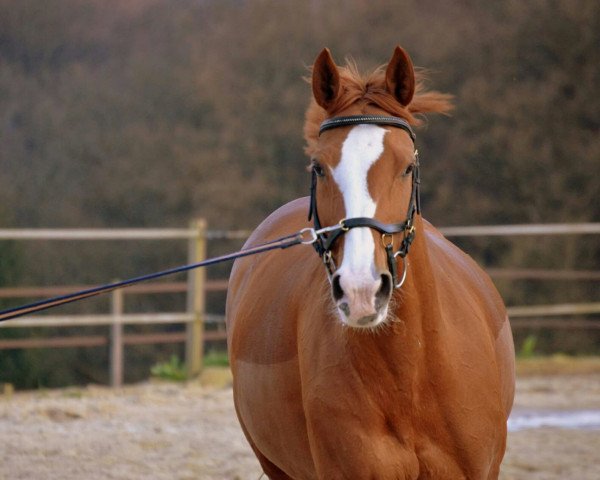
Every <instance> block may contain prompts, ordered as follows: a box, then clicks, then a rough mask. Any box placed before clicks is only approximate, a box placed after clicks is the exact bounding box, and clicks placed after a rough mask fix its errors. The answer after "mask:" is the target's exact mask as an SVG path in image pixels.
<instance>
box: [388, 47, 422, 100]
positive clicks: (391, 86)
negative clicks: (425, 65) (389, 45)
mask: <svg viewBox="0 0 600 480" xmlns="http://www.w3.org/2000/svg"><path fill="white" fill-rule="evenodd" d="M385 85H386V87H387V89H388V91H389V92H390V93H391V94H392V95H393V96H394V97H396V100H398V101H399V102H400V104H401V105H403V106H407V105H408V104H409V103H410V101H411V100H412V98H413V95H414V93H415V70H414V68H413V64H412V61H411V59H410V57H409V56H408V53H406V52H405V51H404V49H403V48H401V47H396V49H395V50H394V55H393V56H392V59H391V60H390V63H389V64H388V66H387V69H386V71H385Z"/></svg>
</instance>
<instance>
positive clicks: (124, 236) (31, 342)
mask: <svg viewBox="0 0 600 480" xmlns="http://www.w3.org/2000/svg"><path fill="white" fill-rule="evenodd" d="M440 230H441V231H442V233H443V234H444V235H446V236H448V237H458V236H466V237H473V236H506V235H510V236H515V235H572V234H578V235H583V234H598V233H600V223H587V224H569V225H564V224H556V225H548V224H546V225H505V226H480V227H451V228H442V229H440ZM249 233H250V232H248V231H244V230H239V231H214V230H213V231H211V230H207V228H206V223H205V221H204V220H197V221H194V222H192V224H191V225H190V228H188V229H120V230H100V229H94V230H83V229H70V230H68V229H60V230H37V229H36V230H31V229H30V230H7V229H5V230H2V229H0V240H21V241H25V240H82V241H84V240H165V239H181V240H187V242H188V262H189V263H196V262H200V261H202V260H203V259H204V258H205V256H206V242H207V241H210V240H216V239H244V238H246V237H247V236H248V235H249ZM488 273H489V274H490V275H491V276H492V277H493V278H502V279H542V280H549V279H554V280H586V281H598V280H600V271H581V270H544V269H488ZM88 287H89V285H88V286H85V285H79V286H70V287H64V286H63V287H10V288H0V298H13V299H14V298H44V297H49V296H56V295H62V294H66V293H70V292H72V291H76V290H81V289H83V288H88ZM226 289H227V281H226V280H207V279H206V270H205V269H202V268H200V269H195V270H192V271H191V272H189V273H188V279H187V282H171V283H165V282H161V283H149V284H140V285H134V286H131V287H128V288H126V289H123V290H116V291H114V292H112V294H111V295H112V298H111V311H110V312H109V313H107V314H103V315H102V314H101V315H68V316H66V315H60V316H54V315H40V316H30V317H24V318H20V319H16V320H10V321H6V322H3V323H0V329H1V328H33V327H72V326H92V325H105V326H109V327H110V331H109V335H108V336H105V335H87V336H70V337H54V338H23V339H2V338H1V335H0V350H2V349H14V348H61V347H97V346H107V345H108V346H109V347H110V366H109V368H110V380H111V384H112V385H113V386H119V385H121V384H122V383H123V373H124V372H123V369H124V362H123V351H124V346H125V345H136V344H137V345H139V344H150V343H174V342H177V343H180V342H185V346H186V348H185V351H186V368H187V371H188V373H189V375H191V376H195V375H197V374H198V373H199V372H200V370H201V369H202V358H203V346H204V343H205V342H206V341H212V340H223V339H224V338H225V332H224V329H223V328H222V325H223V318H222V316H218V315H211V314H209V313H206V312H205V301H206V293H207V292H211V291H223V290H226ZM163 293H185V294H186V298H187V301H186V305H187V307H186V310H185V311H183V312H168V313H153V314H147V313H124V303H125V297H126V296H127V295H134V294H163ZM508 312H509V316H510V318H511V324H512V327H513V328H523V327H527V328H531V327H550V328H587V329H600V322H597V321H595V320H589V319H575V320H570V321H569V322H564V320H562V319H561V318H560V317H564V316H570V317H578V316H582V315H595V314H598V313H600V302H590V303H584V304H560V305H538V306H514V307H509V308H508ZM173 323H178V324H185V326H186V330H185V332H163V333H151V334H147V333H146V334H127V333H124V326H125V325H136V324H137V325H140V324H142V325H151V324H173ZM208 323H216V324H218V325H219V326H220V328H218V329H216V330H214V329H211V330H206V329H205V325H206V324H208ZM0 332H1V330H0Z"/></svg>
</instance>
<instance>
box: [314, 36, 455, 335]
mask: <svg viewBox="0 0 600 480" xmlns="http://www.w3.org/2000/svg"><path fill="white" fill-rule="evenodd" d="M416 84H417V82H416V81H415V73H414V69H413V65H412V62H411V60H410V58H409V56H408V55H407V54H406V52H405V51H404V50H403V49H401V48H400V47H397V48H396V50H395V51H394V55H393V57H392V59H391V60H390V62H389V64H388V65H387V67H386V68H385V69H378V70H377V71H375V72H374V73H373V74H371V75H370V76H368V77H366V78H363V77H361V76H360V75H358V73H357V72H356V69H355V67H353V66H352V65H350V66H347V67H344V68H338V67H337V66H336V65H335V63H334V61H333V59H332V57H331V54H330V53H329V51H328V50H327V49H325V50H323V51H322V52H321V54H320V55H319V56H318V58H317V60H316V61H315V64H314V66H313V71H312V89H313V95H314V102H313V104H312V105H311V107H310V108H309V111H308V113H307V124H306V127H305V134H306V138H307V142H308V147H307V152H308V153H309V154H310V156H311V157H312V175H313V191H312V202H311V214H312V216H313V217H314V218H315V223H316V226H317V227H325V226H333V225H337V224H338V223H339V222H340V221H341V220H343V219H352V220H348V222H347V223H346V224H344V227H345V228H344V229H341V230H337V231H333V232H331V233H329V234H327V235H325V236H323V237H322V238H321V239H320V241H319V242H318V244H317V250H318V251H319V250H320V251H319V253H320V254H321V255H322V257H323V259H324V261H325V263H326V266H327V267H328V269H329V272H330V281H331V288H332V296H333V300H334V302H335V305H336V307H337V311H338V314H339V317H340V319H341V320H342V322H343V323H345V324H347V325H349V326H352V327H359V328H372V327H375V326H377V325H379V324H381V323H382V322H384V321H385V320H386V318H387V317H388V306H389V301H390V299H391V296H392V293H393V291H394V288H395V287H396V286H398V284H399V283H401V280H403V276H404V274H405V272H406V268H405V262H404V261H403V260H404V256H405V255H406V252H404V255H399V254H398V252H400V251H401V250H402V249H403V248H405V250H408V247H409V246H410V242H411V241H412V237H413V236H414V223H413V222H414V215H415V213H417V212H418V183H419V179H418V159H417V156H416V150H415V146H414V134H412V129H411V127H410V126H409V125H410V124H416V123H418V120H417V119H416V118H415V117H414V113H420V112H425V111H446V110H448V109H449V107H450V106H449V102H448V98H447V97H446V96H443V95H441V94H433V96H432V93H429V94H424V95H423V96H422V97H423V99H422V101H421V102H419V101H418V100H417V101H416V106H414V108H411V107H412V104H413V102H414V101H415V99H414V97H415V86H416ZM435 95H437V97H436V96H435ZM427 96H428V97H427ZM425 97H427V98H425ZM323 122H325V123H323ZM355 122H356V123H355ZM317 205H318V208H317ZM334 237H335V239H334ZM332 239H333V241H332ZM406 239H409V240H408V243H407V240H406ZM403 240H404V242H403ZM396 267H397V271H396Z"/></svg>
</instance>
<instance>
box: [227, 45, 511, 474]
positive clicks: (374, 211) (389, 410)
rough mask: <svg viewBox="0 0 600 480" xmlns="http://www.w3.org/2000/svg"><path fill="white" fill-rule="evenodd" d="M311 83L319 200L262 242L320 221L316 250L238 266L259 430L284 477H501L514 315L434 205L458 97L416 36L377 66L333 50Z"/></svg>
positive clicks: (243, 415)
mask: <svg viewBox="0 0 600 480" xmlns="http://www.w3.org/2000/svg"><path fill="white" fill-rule="evenodd" d="M309 81H311V83H312V94H313V95H312V97H313V98H312V99H311V103H310V105H309V107H308V110H307V113H306V122H305V127H304V135H305V139H306V152H307V154H308V155H309V156H310V158H311V163H310V166H309V168H308V171H309V172H310V174H311V182H310V184H311V189H310V192H311V195H310V196H309V197H304V198H300V199H296V200H293V201H291V202H290V203H288V204H286V205H284V206H282V207H281V208H279V209H278V210H276V211H275V212H274V213H272V214H271V215H270V216H268V218H266V219H265V220H264V221H263V222H262V223H261V224H260V226H258V228H257V229H256V230H255V231H254V232H253V233H252V235H251V236H250V237H249V239H248V240H247V245H254V244H256V243H260V242H264V241H267V240H269V239H272V238H274V237H278V236H281V235H285V234H289V233H290V232H294V231H296V230H298V229H309V230H308V231H310V232H312V233H313V234H314V239H313V240H314V244H313V247H314V249H312V248H309V247H294V248H292V249H289V250H281V251H274V252H270V253H267V254H264V255H260V256H254V257H246V258H243V259H239V260H237V261H236V262H235V264H234V265H233V268H232V273H231V277H230V281H229V289H228V296H227V304H226V326H227V335H228V349H229V359H230V365H231V370H232V373H233V396H234V404H235V409H236V413H237V416H238V419H239V422H240V425H241V427H242V430H243V432H244V434H245V436H246V438H247V440H248V442H249V443H250V446H251V447H252V449H253V451H254V454H255V455H256V457H257V458H258V461H259V462H260V465H261V467H262V469H263V471H264V473H265V474H266V475H267V476H268V477H269V478H270V479H272V480H275V479H296V480H308V479H327V480H332V479H377V480H382V479H383V480H385V479H492V478H497V477H498V475H499V470H500V464H501V461H502V458H503V456H504V451H505V447H506V436H507V418H508V415H509V413H510V411H511V408H512V403H513V397H514V385H515V374H514V346H513V341H512V334H511V330H510V325H509V320H508V317H507V314H506V309H505V306H504V304H503V301H502V299H501V297H500V295H499V293H498V292H497V290H496V289H495V287H494V285H493V284H492V282H491V280H490V279H489V277H488V276H487V275H486V274H485V273H484V271H483V270H482V269H481V268H480V267H478V266H477V264H476V263H475V261H474V260H473V259H472V258H471V257H470V256H468V255H467V254H465V253H463V252H462V251H461V250H459V249H458V248H457V247H456V246H455V245H453V244H452V243H450V242H449V241H448V240H447V239H446V238H444V237H443V236H442V235H441V234H440V232H439V231H438V230H436V228H435V227H433V226H432V225H431V224H430V223H429V222H427V221H426V220H425V219H424V218H423V217H422V215H421V211H420V200H419V186H420V173H419V168H420V163H419V159H418V152H417V151H416V149H415V146H414V141H415V136H414V127H416V126H418V125H419V124H420V123H421V122H422V121H423V120H422V117H423V115H424V114H427V113H446V112H448V111H449V110H450V109H451V108H452V101H451V97H450V96H449V95H445V94H442V93H439V92H435V91H427V89H426V88H425V87H424V82H423V78H422V74H421V72H420V70H419V71H417V73H416V74H415V69H414V67H413V64H412V61H411V59H410V57H409V56H408V54H407V53H406V51H405V50H404V49H402V48H401V47H399V46H398V47H396V48H395V50H394V53H393V56H392V58H391V60H390V61H389V63H388V64H387V65H386V66H381V67H379V68H378V69H376V70H374V71H373V72H371V73H369V74H366V75H363V74H361V73H359V71H358V69H357V67H356V65H355V63H354V62H351V61H349V62H347V64H346V65H345V66H337V65H336V64H335V62H334V60H333V58H332V56H331V53H330V52H329V50H328V49H324V50H323V51H322V52H321V53H320V54H319V56H318V57H317V59H316V60H315V63H314V65H313V67H312V78H311V79H309ZM405 212H406V213H405ZM307 218H308V220H307ZM311 229H312V230H311ZM314 250H316V252H315V251H314Z"/></svg>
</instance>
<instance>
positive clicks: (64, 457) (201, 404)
mask: <svg viewBox="0 0 600 480" xmlns="http://www.w3.org/2000/svg"><path fill="white" fill-rule="evenodd" d="M213 383H214V382H213ZM517 392H518V393H517V398H516V402H515V408H516V409H517V411H519V409H559V410H560V409H569V410H573V409H596V410H599V409H600V374H598V373H591V374H583V375H544V376H527V377H522V378H520V379H519V380H518V385H517ZM598 452H600V430H582V429H577V430H575V429H559V428H543V429H534V430H523V431H518V432H514V433H510V434H509V440H508V449H507V454H506V457H505V461H504V466H503V471H502V475H501V477H500V478H502V479H504V480H509V479H511V480H512V479H533V480H535V479H540V480H541V479H544V480H552V479H566V478H569V479H571V478H577V479H581V480H585V479H589V480H592V479H594V480H597V479H599V478H600V454H599V453H598ZM260 475H261V470H260V467H259V465H258V463H257V461H256V460H255V459H254V456H253V455H252V452H251V451H250V448H249V447H248V445H247V443H246V441H245V439H244V437H243V435H242V433H241V431H240V429H239V426H238V423H237V420H236V417H235V413H234V410H233V401H232V394H231V388H230V387H228V386H226V385H225V386H222V387H214V386H210V387H207V386H203V385H201V383H200V382H192V383H188V384H174V383H152V382H150V383H145V384H141V385H134V386H128V387H125V388H122V389H118V390H112V389H109V388H105V387H94V386H90V387H87V388H71V389H64V390H53V391H42V392H26V393H15V394H10V395H4V396H2V395H0V480H5V479H6V480H9V479H10V480H15V479H28V480H33V479H64V480H70V479H73V480H74V479H78V480H79V479H90V480H96V479H97V480H100V479H157V480H160V479H181V480H183V479H190V480H191V479H203V480H212V479H240V480H242V479H243V480H245V479H252V480H256V479H258V478H259V477H260Z"/></svg>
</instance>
